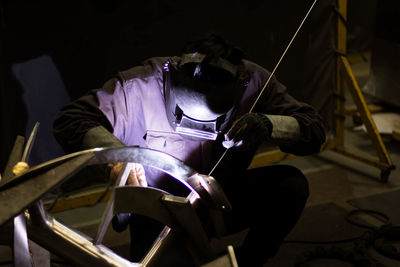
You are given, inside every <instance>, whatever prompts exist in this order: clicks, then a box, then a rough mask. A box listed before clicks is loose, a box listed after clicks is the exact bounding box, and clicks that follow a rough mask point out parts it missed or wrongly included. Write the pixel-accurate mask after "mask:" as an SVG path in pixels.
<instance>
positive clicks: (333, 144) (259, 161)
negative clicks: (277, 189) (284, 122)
mask: <svg viewBox="0 0 400 267" xmlns="http://www.w3.org/2000/svg"><path fill="white" fill-rule="evenodd" d="M337 4H338V10H339V12H340V14H341V16H342V18H340V16H338V28H337V47H338V50H339V51H340V52H341V53H342V55H338V58H337V83H336V87H337V88H336V90H337V91H336V93H337V95H338V98H337V105H336V109H337V110H336V111H337V116H336V133H335V134H336V136H335V137H334V138H333V139H331V140H328V141H327V143H326V144H325V146H324V148H323V150H332V151H335V152H338V153H340V154H343V155H345V156H348V157H351V158H353V159H356V160H358V161H361V162H364V163H366V164H369V165H372V166H374V167H377V168H379V169H380V170H381V175H380V179H381V181H382V182H384V183H386V182H387V181H388V179H389V175H390V172H391V170H392V169H394V165H393V164H392V161H391V159H390V156H389V154H388V152H387V149H386V147H385V144H384V143H383V141H382V137H381V135H380V133H379V132H378V130H377V128H376V125H375V122H374V121H373V119H372V115H371V112H370V111H369V109H368V106H367V104H366V102H365V99H364V96H363V94H362V92H361V89H360V86H359V85H358V83H357V80H356V78H355V76H354V74H353V71H352V69H351V66H350V64H349V61H348V59H347V58H346V57H345V56H343V55H345V54H346V52H347V47H346V44H347V29H346V25H345V23H344V21H343V19H344V20H346V18H347V0H338V1H337ZM346 88H347V89H348V90H349V92H350V94H351V96H352V98H353V100H354V103H355V104H356V107H357V111H358V112H359V113H360V116H361V119H362V121H363V123H364V125H365V127H366V129H367V132H368V135H369V138H370V139H371V141H372V145H373V147H374V148H375V150H376V153H377V156H378V159H375V158H373V157H368V156H366V155H361V154H359V153H357V152H355V151H352V150H350V149H349V148H347V147H346V146H345V144H344V133H345V128H344V119H345V115H346V114H345V107H344V99H345V98H344V91H345V89H346ZM293 157H295V156H294V155H292V154H287V153H284V152H281V151H278V150H275V151H269V152H264V153H260V154H257V155H256V156H255V157H254V159H253V161H252V162H251V164H250V168H255V167H260V166H264V165H266V164H270V163H276V162H279V161H281V160H283V159H288V158H293Z"/></svg>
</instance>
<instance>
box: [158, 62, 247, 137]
mask: <svg viewBox="0 0 400 267" xmlns="http://www.w3.org/2000/svg"><path fill="white" fill-rule="evenodd" d="M194 60H196V59H194ZM224 64H230V63H229V62H227V61H226V62H224ZM230 65H232V64H230ZM232 66H233V65H232ZM164 69H165V73H164V74H165V75H164V98H165V105H166V110H167V117H168V120H169V122H170V124H171V126H172V127H173V128H174V130H175V131H176V132H177V133H179V134H182V135H184V136H186V137H188V138H190V139H193V140H215V139H216V138H217V136H218V134H220V133H221V132H223V131H224V129H225V128H226V126H227V125H228V124H229V122H230V120H231V118H232V114H233V113H234V104H235V102H236V100H237V95H238V92H239V91H240V90H239V88H238V87H239V86H238V83H237V79H236V77H235V76H234V75H233V73H232V71H231V70H234V69H233V68H231V69H229V70H227V69H225V68H221V66H217V65H210V64H206V65H205V64H202V63H197V62H191V61H189V62H187V61H186V62H185V61H184V60H182V61H180V62H174V61H172V60H170V61H169V62H168V63H167V65H166V67H165V68H164Z"/></svg>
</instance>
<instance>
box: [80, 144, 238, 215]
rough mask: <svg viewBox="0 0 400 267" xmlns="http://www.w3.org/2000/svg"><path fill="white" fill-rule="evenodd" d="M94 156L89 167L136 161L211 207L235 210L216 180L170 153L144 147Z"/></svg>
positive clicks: (102, 151) (119, 149)
mask: <svg viewBox="0 0 400 267" xmlns="http://www.w3.org/2000/svg"><path fill="white" fill-rule="evenodd" d="M93 153H94V157H93V158H92V159H91V160H90V161H89V162H88V165H94V164H104V163H115V162H135V163H140V164H142V165H146V166H150V167H153V168H156V169H159V170H161V171H163V172H165V173H167V174H169V175H171V176H172V177H173V178H175V179H177V180H178V181H180V182H181V183H182V184H184V185H185V186H186V187H188V188H189V189H190V190H191V191H192V192H194V193H197V194H198V195H199V196H200V197H201V198H202V199H203V200H204V201H206V202H207V204H209V205H211V206H213V207H216V208H218V209H221V210H229V209H230V208H231V205H230V203H229V201H228V198H227V197H226V196H225V194H224V192H223V190H222V188H221V186H220V185H219V183H218V182H217V181H216V180H215V179H214V178H212V177H211V176H207V175H201V174H198V173H197V172H196V171H195V170H194V169H193V168H191V167H189V166H188V165H186V164H185V163H184V162H182V161H181V160H179V159H177V158H175V157H173V156H171V155H169V154H166V153H163V152H160V151H157V150H152V149H147V148H140V147H122V148H103V149H98V150H97V151H93Z"/></svg>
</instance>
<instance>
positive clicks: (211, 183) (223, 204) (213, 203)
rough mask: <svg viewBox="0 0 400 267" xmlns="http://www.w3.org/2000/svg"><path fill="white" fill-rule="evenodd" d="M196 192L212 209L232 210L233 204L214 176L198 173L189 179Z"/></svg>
mask: <svg viewBox="0 0 400 267" xmlns="http://www.w3.org/2000/svg"><path fill="white" fill-rule="evenodd" d="M187 180H188V181H187V182H188V183H189V184H190V185H192V187H193V188H194V189H195V191H196V192H197V193H198V194H199V195H200V198H201V199H202V200H203V201H205V202H207V203H208V204H209V205H210V207H212V208H216V209H219V210H222V211H230V210H232V206H231V203H230V202H229V200H228V198H227V197H226V195H225V192H224V191H223V190H222V187H221V186H220V185H219V183H218V182H217V180H215V179H214V177H212V176H208V175H204V174H199V173H196V174H194V175H192V176H190V177H189V178H188V179H187Z"/></svg>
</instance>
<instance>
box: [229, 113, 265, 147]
mask: <svg viewBox="0 0 400 267" xmlns="http://www.w3.org/2000/svg"><path fill="white" fill-rule="evenodd" d="M271 133H272V123H271V121H270V120H269V119H268V118H267V117H266V116H265V115H264V114H260V113H247V114H245V115H243V116H242V117H240V118H239V119H238V120H236V121H234V122H233V125H232V127H231V129H230V130H229V131H228V133H226V134H225V141H223V142H222V145H223V146H224V147H225V148H231V147H240V148H242V149H246V148H248V147H250V146H252V145H254V144H259V143H261V142H262V141H265V140H267V139H268V138H270V137H271Z"/></svg>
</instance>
